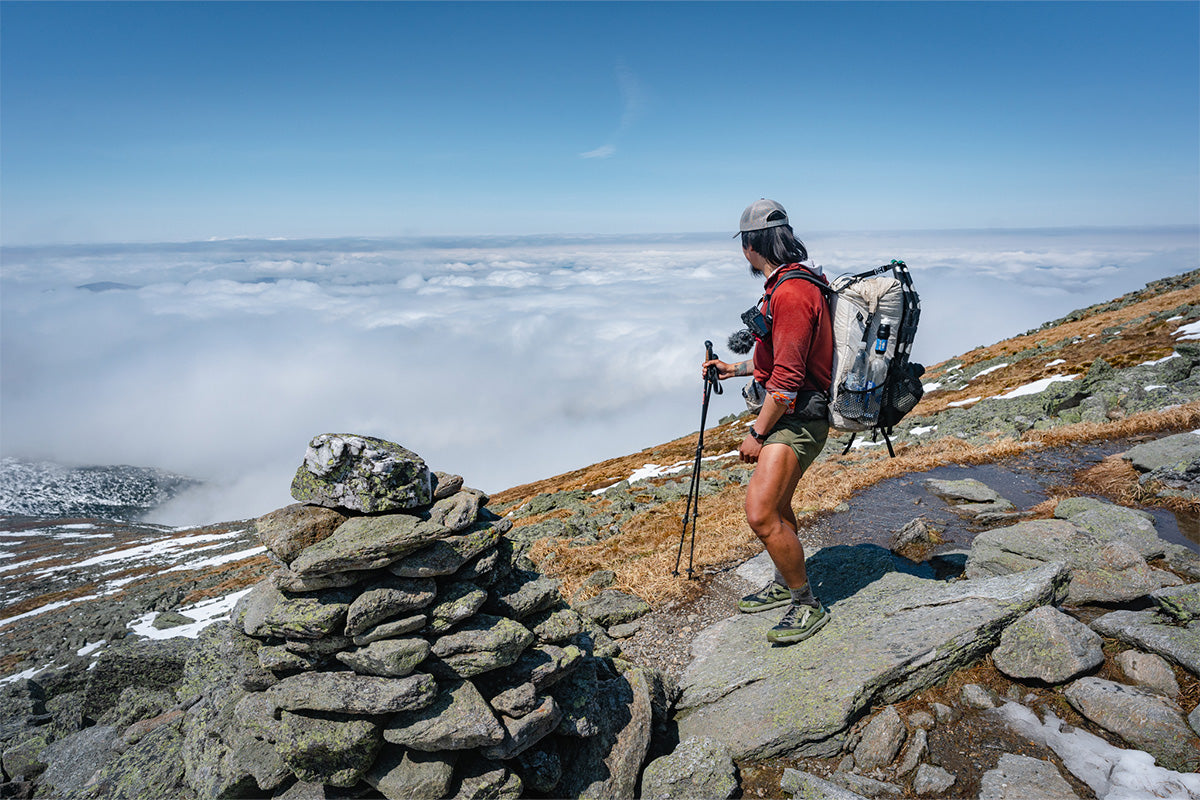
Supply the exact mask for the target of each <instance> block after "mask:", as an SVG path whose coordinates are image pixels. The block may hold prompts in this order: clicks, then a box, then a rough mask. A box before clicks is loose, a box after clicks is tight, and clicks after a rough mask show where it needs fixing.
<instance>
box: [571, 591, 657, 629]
mask: <svg viewBox="0 0 1200 800" xmlns="http://www.w3.org/2000/svg"><path fill="white" fill-rule="evenodd" d="M575 610H576V611H578V612H579V613H580V614H583V615H584V616H585V617H590V618H591V619H594V620H596V622H598V623H600V624H601V625H603V626H604V627H606V628H607V627H610V626H612V625H619V624H621V623H623V622H632V621H633V620H635V619H637V618H638V617H641V616H643V615H645V614H648V613H650V604H649V603H647V602H646V601H645V600H643V599H641V598H640V597H635V596H634V595H631V594H627V593H625V592H621V591H617V590H616V589H605V590H604V591H602V592H600V594H598V595H596V596H595V597H593V598H592V599H591V600H585V601H583V602H580V603H577V604H576V605H575Z"/></svg>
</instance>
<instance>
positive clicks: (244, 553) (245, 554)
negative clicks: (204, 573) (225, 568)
mask: <svg viewBox="0 0 1200 800" xmlns="http://www.w3.org/2000/svg"><path fill="white" fill-rule="evenodd" d="M265 552H267V548H265V547H251V548H250V549H249V550H239V551H238V552H236V553H226V554H225V555H223V556H213V557H211V558H204V559H201V560H199V561H188V562H186V563H183V564H179V565H178V566H174V567H171V568H170V569H168V570H166V572H180V571H181V570H189V569H204V568H206V567H215V566H219V565H221V564H228V563H229V562H231V561H241V560H243V559H247V558H253V557H254V556H256V555H258V554H260V553H265Z"/></svg>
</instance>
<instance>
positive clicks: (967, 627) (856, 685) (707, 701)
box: [677, 563, 1067, 759]
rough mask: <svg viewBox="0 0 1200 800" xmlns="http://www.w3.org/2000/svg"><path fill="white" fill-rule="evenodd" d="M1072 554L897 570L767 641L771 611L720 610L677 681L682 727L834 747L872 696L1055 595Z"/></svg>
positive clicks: (970, 648)
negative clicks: (1008, 569)
mask: <svg viewBox="0 0 1200 800" xmlns="http://www.w3.org/2000/svg"><path fill="white" fill-rule="evenodd" d="M1066 578H1067V574H1066V569H1065V565H1063V564H1062V563H1054V564H1047V565H1044V566H1042V567H1039V568H1037V569H1032V570H1027V571H1024V572H1021V573H1019V574H1016V575H1006V576H1002V577H997V578H986V579H977V580H969V581H958V582H955V583H950V584H947V583H942V582H940V581H934V580H926V579H922V578H917V577H914V576H911V575H906V574H903V573H897V572H891V573H887V574H885V575H884V576H883V577H882V578H880V579H879V580H877V581H875V582H874V583H872V584H870V585H869V586H867V587H866V588H863V589H861V590H860V591H858V592H857V593H856V594H854V595H852V596H850V597H848V598H846V599H845V600H843V601H841V602H839V603H837V604H836V605H834V606H833V607H831V608H830V611H831V613H832V619H831V620H830V622H829V624H828V625H826V626H825V627H824V628H823V629H822V630H821V632H820V633H818V634H817V635H816V636H814V637H813V638H812V639H809V640H806V641H804V642H800V643H798V644H794V645H790V646H788V647H771V646H769V645H768V644H767V642H766V633H767V630H768V629H769V628H770V627H771V626H772V625H773V624H775V621H776V620H777V619H778V617H777V616H776V615H774V614H754V615H749V614H746V615H739V616H736V617H730V618H728V619H725V620H722V621H720V622H718V623H716V624H715V625H713V626H711V627H710V628H708V629H706V630H705V631H703V632H701V634H700V635H699V636H698V637H697V638H696V641H695V642H694V643H693V645H692V656H693V660H692V663H691V664H690V665H689V666H688V668H687V671H686V672H685V673H684V676H683V678H682V679H681V681H680V689H681V690H682V697H681V699H680V700H679V703H678V706H677V707H678V710H679V717H678V725H679V736H680V739H686V738H689V737H692V736H696V737H701V736H707V737H709V738H713V739H718V740H720V741H723V742H725V743H726V744H727V745H728V746H729V747H730V749H731V750H732V751H733V753H734V757H735V758H739V759H740V758H755V759H761V758H770V757H772V756H776V755H781V754H785V753H794V754H797V755H814V756H832V755H836V754H837V753H838V752H840V750H841V747H842V743H843V740H844V738H845V731H846V729H847V728H848V727H849V725H850V723H851V722H852V721H853V720H855V719H857V718H858V717H859V716H860V715H861V713H862V712H863V710H864V708H865V706H866V704H867V703H878V702H894V701H898V700H900V699H903V698H905V697H908V696H909V695H911V694H912V693H913V692H916V691H919V690H920V689H922V688H925V687H927V686H932V685H935V684H937V683H939V682H940V681H942V680H944V679H945V678H947V677H948V676H949V675H950V674H951V673H953V672H954V671H955V670H957V669H960V668H962V667H965V666H967V665H969V664H971V663H973V662H974V661H975V660H976V659H977V658H979V657H980V656H981V655H983V654H984V653H986V652H988V651H989V650H991V649H992V648H993V647H995V644H996V642H997V640H998V639H999V637H1000V633H1001V631H1003V630H1004V628H1006V627H1008V625H1009V624H1011V623H1012V622H1013V621H1014V620H1016V619H1017V618H1019V617H1020V616H1021V615H1022V614H1024V613H1025V612H1026V611H1028V610H1029V609H1031V608H1034V607H1036V606H1038V605H1044V604H1046V603H1048V602H1052V601H1053V600H1054V598H1055V597H1056V595H1057V594H1058V592H1059V590H1060V587H1061V586H1062V585H1063V584H1064V583H1065V581H1066Z"/></svg>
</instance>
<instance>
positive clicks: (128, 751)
mask: <svg viewBox="0 0 1200 800" xmlns="http://www.w3.org/2000/svg"><path fill="white" fill-rule="evenodd" d="M182 722H183V715H182V714H176V716H175V718H174V719H173V721H171V722H170V723H168V724H165V725H162V726H159V727H157V728H155V729H154V730H152V731H150V732H148V733H147V734H146V735H145V736H143V737H141V738H140V739H138V740H137V741H136V742H132V743H130V746H128V747H127V748H125V750H124V751H123V752H122V753H121V754H120V755H118V756H116V757H115V758H113V759H112V760H111V761H109V762H108V763H107V764H105V765H104V766H103V767H102V768H101V769H100V771H99V772H98V773H96V775H95V778H94V779H91V778H89V781H88V783H87V785H86V786H85V787H84V788H83V789H81V790H80V791H78V792H76V793H75V794H74V795H72V797H73V798H75V799H76V800H155V799H156V798H162V797H170V798H177V799H178V800H191V798H194V797H195V796H196V795H195V794H194V793H193V791H192V789H191V787H190V786H188V785H187V784H186V782H185V781H184V773H183V759H182V756H181V750H182V747H183V731H182Z"/></svg>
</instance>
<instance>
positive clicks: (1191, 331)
mask: <svg viewBox="0 0 1200 800" xmlns="http://www.w3.org/2000/svg"><path fill="white" fill-rule="evenodd" d="M1171 335H1172V336H1178V337H1179V338H1180V340H1188V339H1200V320H1196V321H1195V322H1189V323H1188V324H1187V325H1180V326H1179V327H1178V328H1176V329H1175V331H1174V332H1173V333H1172V334H1171Z"/></svg>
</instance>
